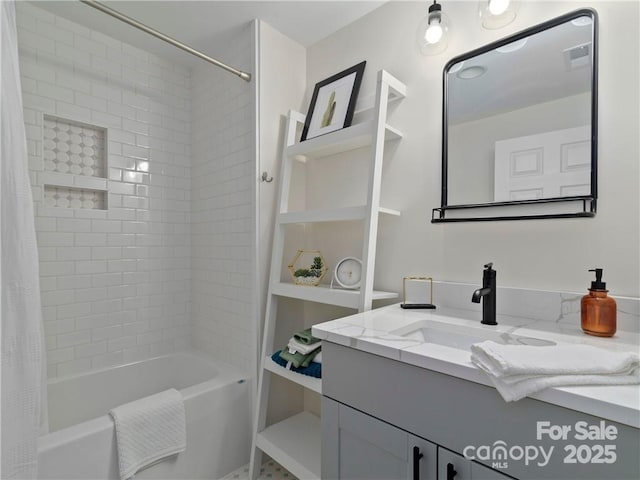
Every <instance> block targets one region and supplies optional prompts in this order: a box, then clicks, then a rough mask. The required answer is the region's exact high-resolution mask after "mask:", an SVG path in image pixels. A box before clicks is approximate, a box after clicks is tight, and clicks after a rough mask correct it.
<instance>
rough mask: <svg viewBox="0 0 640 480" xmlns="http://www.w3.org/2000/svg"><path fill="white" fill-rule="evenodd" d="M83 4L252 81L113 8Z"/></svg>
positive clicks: (92, 1)
mask: <svg viewBox="0 0 640 480" xmlns="http://www.w3.org/2000/svg"><path fill="white" fill-rule="evenodd" d="M80 2H81V3H84V4H85V5H88V6H90V7H93V8H95V9H96V10H100V11H101V12H103V13H106V14H107V15H111V16H112V17H114V18H117V19H118V20H120V21H122V22H124V23H128V24H129V25H131V26H132V27H136V28H137V29H139V30H142V31H143V32H146V33H148V34H149V35H153V36H154V37H156V38H159V39H160V40H164V41H165V42H167V43H170V44H171V45H173V46H174V47H178V48H180V49H182V50H184V51H185V52H188V53H190V54H191V55H195V56H196V57H198V58H201V59H202V60H205V61H207V62H209V63H213V64H214V65H215V66H217V67H220V68H222V69H224V70H226V71H228V72H231V73H233V74H235V75H237V76H239V77H240V78H241V79H243V80H246V81H247V82H250V81H251V74H250V73H247V72H243V71H241V70H238V69H236V68H233V67H230V66H229V65H226V64H224V63H222V62H221V61H219V60H216V59H215V58H211V57H210V56H208V55H205V54H204V53H202V52H199V51H198V50H196V49H194V48H191V47H190V46H188V45H185V44H184V43H182V42H179V41H177V40H175V39H173V38H171V37H169V36H167V35H165V34H164V33H160V32H159V31H157V30H154V29H153V28H151V27H147V26H146V25H145V24H143V23H140V22H139V21H137V20H134V19H133V18H131V17H128V16H126V15H124V14H122V13H120V12H118V11H117V10H114V9H112V8H109V7H107V6H106V5H103V4H102V3H100V2H97V1H95V0H80Z"/></svg>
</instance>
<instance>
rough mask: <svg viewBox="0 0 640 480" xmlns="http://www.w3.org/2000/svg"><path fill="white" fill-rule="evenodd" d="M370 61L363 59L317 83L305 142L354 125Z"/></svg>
mask: <svg viewBox="0 0 640 480" xmlns="http://www.w3.org/2000/svg"><path fill="white" fill-rule="evenodd" d="M366 64H367V62H366V61H363V62H360V63H358V64H357V65H354V66H353V67H350V68H347V69H346V70H343V71H342V72H340V73H336V74H335V75H333V76H331V77H329V78H327V79H326V80H323V81H321V82H319V83H316V86H315V88H314V89H313V96H312V97H311V103H310V104H309V110H308V113H307V117H306V119H305V122H304V128H303V129H302V137H301V138H300V141H301V142H304V141H305V140H309V139H311V138H315V137H319V136H321V135H326V134H327V133H331V132H334V131H336V130H340V129H343V128H346V127H348V126H349V125H351V122H352V121H353V113H354V111H355V108H356V100H357V99H358V92H359V91H360V84H361V83H362V75H363V74H364V67H365V66H366Z"/></svg>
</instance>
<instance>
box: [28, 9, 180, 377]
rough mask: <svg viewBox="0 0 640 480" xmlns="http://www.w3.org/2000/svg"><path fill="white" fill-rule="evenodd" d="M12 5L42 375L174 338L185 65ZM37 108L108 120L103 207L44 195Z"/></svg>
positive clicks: (158, 346) (176, 342)
mask: <svg viewBox="0 0 640 480" xmlns="http://www.w3.org/2000/svg"><path fill="white" fill-rule="evenodd" d="M16 6H17V23H18V40H19V49H20V69H21V75H22V88H23V100H24V112H25V123H26V130H27V138H28V148H29V168H30V172H31V180H32V186H33V193H34V197H35V209H36V230H37V235H38V247H39V255H40V275H41V289H42V305H43V314H44V326H45V334H46V343H47V363H48V374H49V376H50V377H56V376H62V375H67V374H71V373H75V372H81V371H85V370H89V369H91V368H101V367H105V366H109V365H114V364H120V363H123V362H129V361H134V360H137V359H140V358H145V357H149V356H152V355H158V354H161V353H164V352H168V351H172V350H174V349H177V348H181V347H184V346H185V345H188V344H189V343H190V329H189V321H190V249H191V234H190V226H189V209H190V187H191V185H190V184H191V168H190V144H191V134H190V128H191V101H190V74H189V71H188V70H186V69H183V68H179V67H176V66H174V65H173V64H171V63H169V62H167V61H165V60H163V59H161V58H158V57H156V56H154V55H150V54H148V53H147V52H145V51H142V50H139V49H137V48H134V47H131V46H130V45H127V44H124V43H122V42H120V41H118V40H115V39H113V38H110V37H107V36H105V35H102V34H99V33H97V32H94V31H90V30H89V29H87V28H85V27H83V26H81V25H78V24H75V23H72V22H69V21H67V20H65V19H63V18H61V17H57V16H55V15H52V14H51V13H49V12H46V11H44V10H42V9H40V8H37V7H34V6H32V5H30V4H28V3H26V2H17V4H16ZM43 114H51V115H56V116H59V117H63V118H65V119H68V120H75V121H81V122H85V123H89V124H95V125H99V126H104V127H107V128H108V138H109V144H108V152H109V170H108V177H109V181H108V189H109V198H108V202H109V209H108V210H84V209H70V208H47V207H46V206H45V205H44V204H43V189H42V183H43V182H42V180H43V178H45V177H44V176H43V174H45V171H44V170H45V169H44V164H43V120H42V115H43ZM103 182H104V181H103Z"/></svg>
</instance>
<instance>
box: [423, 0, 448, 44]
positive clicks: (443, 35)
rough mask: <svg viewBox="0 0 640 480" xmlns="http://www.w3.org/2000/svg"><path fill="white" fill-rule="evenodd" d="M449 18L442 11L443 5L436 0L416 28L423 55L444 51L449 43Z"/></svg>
mask: <svg viewBox="0 0 640 480" xmlns="http://www.w3.org/2000/svg"><path fill="white" fill-rule="evenodd" d="M450 28H451V25H450V24H449V18H448V17H447V16H446V15H445V14H444V13H443V12H442V6H441V5H440V4H439V3H438V2H437V0H436V1H434V2H433V4H432V5H430V6H429V11H428V13H427V15H426V16H425V17H423V18H422V20H421V21H420V24H419V25H418V28H417V30H416V43H417V44H418V48H419V50H420V53H422V54H423V55H437V54H439V53H442V52H444V51H445V50H446V49H447V45H448V44H449V30H450Z"/></svg>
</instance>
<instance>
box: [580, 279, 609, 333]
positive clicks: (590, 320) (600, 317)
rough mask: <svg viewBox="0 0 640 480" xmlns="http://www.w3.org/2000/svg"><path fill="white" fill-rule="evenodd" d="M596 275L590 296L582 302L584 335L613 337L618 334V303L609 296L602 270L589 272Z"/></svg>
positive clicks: (585, 297) (586, 296) (583, 298)
mask: <svg viewBox="0 0 640 480" xmlns="http://www.w3.org/2000/svg"><path fill="white" fill-rule="evenodd" d="M589 271H590V272H595V273H596V280H595V282H591V288H590V289H589V294H588V295H585V296H584V297H582V301H581V302H580V310H581V323H582V330H583V331H584V333H588V334H589V335H596V336H598V337H612V336H613V334H614V333H616V301H615V300H614V299H613V298H611V297H609V296H608V295H607V292H608V291H609V290H607V284H606V283H604V282H603V281H602V269H601V268H594V269H593V270H589Z"/></svg>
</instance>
